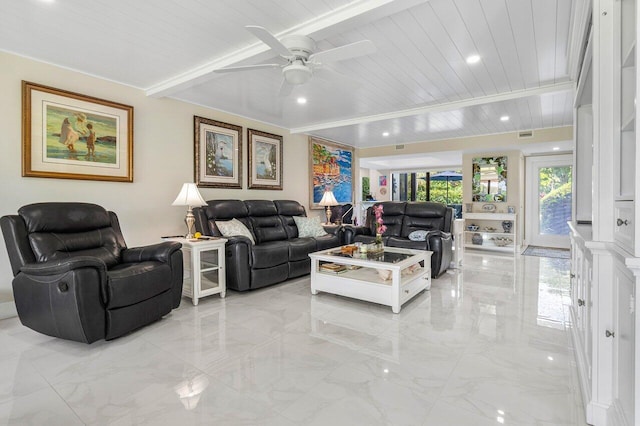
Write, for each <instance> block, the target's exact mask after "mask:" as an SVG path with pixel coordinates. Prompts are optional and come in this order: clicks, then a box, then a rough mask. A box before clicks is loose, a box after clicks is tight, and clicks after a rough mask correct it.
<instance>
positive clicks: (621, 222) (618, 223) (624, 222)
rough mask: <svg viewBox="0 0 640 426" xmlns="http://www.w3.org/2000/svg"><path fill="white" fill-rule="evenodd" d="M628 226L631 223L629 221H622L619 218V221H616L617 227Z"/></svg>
mask: <svg viewBox="0 0 640 426" xmlns="http://www.w3.org/2000/svg"><path fill="white" fill-rule="evenodd" d="M628 224H629V221H628V220H627V219H625V220H622V219H620V218H618V220H616V225H618V226H622V225H625V226H626V225H628Z"/></svg>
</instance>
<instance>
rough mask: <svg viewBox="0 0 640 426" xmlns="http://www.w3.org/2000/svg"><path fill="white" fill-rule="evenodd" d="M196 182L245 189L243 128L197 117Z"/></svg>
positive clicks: (201, 185)
mask: <svg viewBox="0 0 640 426" xmlns="http://www.w3.org/2000/svg"><path fill="white" fill-rule="evenodd" d="M193 127H194V145H195V146H194V153H195V168H194V170H195V181H196V185H198V186H200V187H205V188H242V127H241V126H236V125H234V124H229V123H223V122H221V121H216V120H210V119H208V118H203V117H198V116H194V126H193Z"/></svg>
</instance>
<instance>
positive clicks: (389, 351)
mask: <svg viewBox="0 0 640 426" xmlns="http://www.w3.org/2000/svg"><path fill="white" fill-rule="evenodd" d="M568 262H569V261H568V260H565V259H549V258H540V257H532V256H517V257H516V258H515V259H514V258H512V257H503V256H495V255H484V254H472V253H469V252H468V253H467V254H465V259H464V266H463V268H462V269H460V270H450V271H448V272H447V273H446V274H445V275H444V276H443V277H441V278H439V279H437V280H434V282H433V285H432V288H431V290H430V291H426V292H423V293H421V294H419V295H418V296H417V297H416V298H415V299H413V300H412V301H411V302H409V303H408V304H406V305H404V307H403V309H402V311H401V312H400V314H398V315H394V314H393V313H392V312H391V309H390V308H388V307H383V306H379V305H374V304H370V303H366V302H361V301H356V300H352V299H346V298H342V297H339V296H333V295H328V294H322V293H321V294H319V295H317V296H312V295H311V294H310V292H309V278H308V277H305V278H301V279H297V280H292V281H289V282H287V283H284V284H281V285H276V286H272V287H269V288H266V289H263V290H258V291H254V292H250V293H237V292H228V293H227V298H226V299H220V298H219V297H218V296H212V297H209V298H205V299H202V300H201V301H200V304H199V305H198V306H197V307H194V306H193V305H192V304H191V302H190V300H187V299H183V303H182V305H181V307H180V308H179V309H177V310H175V311H174V312H173V313H171V314H170V315H168V316H167V317H165V318H164V319H163V320H162V321H159V322H157V323H155V324H153V325H150V326H148V327H145V328H144V329H142V330H139V331H137V332H135V333H132V334H130V335H128V336H125V337H123V338H119V339H116V340H114V341H111V342H105V341H101V342H96V343H94V344H92V345H85V344H80V343H74V342H68V341H64V340H60V339H54V338H50V337H47V336H43V335H40V334H38V333H35V332H33V331H31V330H29V329H27V328H25V327H23V326H22V325H20V323H19V321H18V319H17V318H10V319H5V320H2V321H0V359H2V369H0V424H2V425H4V424H19V425H76V424H77V425H81V424H86V425H94V424H95V425H103V424H113V425H131V424H136V425H137V424H148V425H180V424H193V425H196V424H205V425H213V424H215V425H278V426H280V425H282V426H288V425H331V426H336V425H434V426H440V425H455V426H465V425H474V426H483V425H584V424H585V421H584V416H583V412H582V408H581V406H582V402H581V397H580V392H579V387H578V382H577V376H576V374H577V373H576V370H575V363H574V359H573V354H572V348H571V341H570V336H569V332H568V324H567V323H566V320H567V318H568V313H567V312H566V306H565V305H566V304H567V303H568V301H569V290H568V288H569V287H568V285H569V278H568V275H569V274H568V269H569V263H568Z"/></svg>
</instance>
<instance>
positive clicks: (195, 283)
mask: <svg viewBox="0 0 640 426" xmlns="http://www.w3.org/2000/svg"><path fill="white" fill-rule="evenodd" d="M165 240H171V241H177V242H179V243H181V244H182V256H183V262H184V276H183V277H184V278H183V284H182V295H183V296H187V297H190V298H191V300H192V302H193V304H194V306H197V305H198V299H200V298H202V297H206V296H210V295H212V294H220V297H222V298H224V297H225V296H226V292H227V286H226V279H225V270H224V267H225V264H224V262H225V253H224V247H225V243H226V242H227V240H226V239H224V238H216V239H214V240H205V239H199V240H188V239H186V238H165Z"/></svg>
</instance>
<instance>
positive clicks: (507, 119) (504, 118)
mask: <svg viewBox="0 0 640 426" xmlns="http://www.w3.org/2000/svg"><path fill="white" fill-rule="evenodd" d="M500 121H509V116H508V115H503V116H502V117H500Z"/></svg>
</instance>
